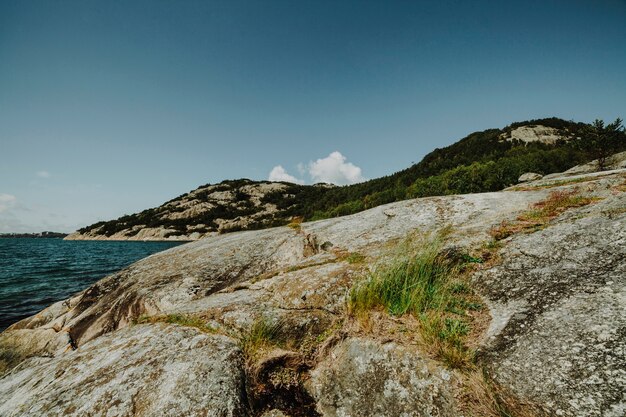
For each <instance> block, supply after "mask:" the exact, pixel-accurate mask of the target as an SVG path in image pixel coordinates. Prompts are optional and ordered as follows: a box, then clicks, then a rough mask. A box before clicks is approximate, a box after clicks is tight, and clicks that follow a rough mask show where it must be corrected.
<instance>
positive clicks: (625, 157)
mask: <svg viewBox="0 0 626 417" xmlns="http://www.w3.org/2000/svg"><path fill="white" fill-rule="evenodd" d="M606 162H607V165H606V167H605V170H606V171H611V170H615V169H624V168H626V152H620V153H617V154H615V155H613V156H612V157H610V158H608V159H607V161H606ZM598 168H599V164H598V160H594V161H591V162H589V163H587V164H582V165H577V166H575V167H573V168H571V169H568V170H567V171H565V172H564V173H562V174H550V175H546V177H548V178H553V177H562V176H572V175H580V174H590V173H593V172H596V171H598Z"/></svg>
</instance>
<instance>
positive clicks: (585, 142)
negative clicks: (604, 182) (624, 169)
mask: <svg viewBox="0 0 626 417" xmlns="http://www.w3.org/2000/svg"><path fill="white" fill-rule="evenodd" d="M624 138H625V136H624V126H623V125H622V119H620V118H617V119H615V121H614V122H613V123H610V124H608V125H605V124H604V121H602V120H599V119H596V120H595V121H594V122H593V123H592V124H591V125H589V127H587V128H586V129H584V131H583V135H582V137H581V138H580V140H579V141H578V143H579V146H580V148H581V149H582V150H583V151H584V152H586V153H587V155H589V157H590V158H592V159H597V160H598V169H599V170H600V171H604V170H605V169H606V167H607V162H608V159H609V158H610V157H611V155H613V154H614V153H616V152H618V151H619V150H620V149H622V148H623V147H624V140H625V139H624Z"/></svg>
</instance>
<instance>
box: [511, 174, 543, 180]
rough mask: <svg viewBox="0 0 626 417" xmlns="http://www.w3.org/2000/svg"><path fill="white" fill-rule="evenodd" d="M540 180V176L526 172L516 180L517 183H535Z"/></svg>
mask: <svg viewBox="0 0 626 417" xmlns="http://www.w3.org/2000/svg"><path fill="white" fill-rule="evenodd" d="M541 178H543V176H542V175H541V174H537V173H535V172H527V173H525V174H522V175H520V177H519V178H518V179H517V182H529V181H536V180H540V179H541Z"/></svg>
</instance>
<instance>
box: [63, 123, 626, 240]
mask: <svg viewBox="0 0 626 417" xmlns="http://www.w3.org/2000/svg"><path fill="white" fill-rule="evenodd" d="M623 150H626V133H624V127H623V126H622V121H621V120H620V119H617V120H616V121H615V122H613V123H610V124H605V123H604V122H602V121H600V120H596V121H595V122H594V123H593V124H591V125H589V124H585V123H576V122H572V121H565V120H562V119H558V118H547V119H538V120H529V121H523V122H518V123H513V124H511V125H509V126H507V127H505V128H503V129H488V130H484V131H481V132H474V133H471V134H469V135H468V136H466V137H465V138H463V139H461V140H459V141H458V142H456V143H454V144H452V145H450V146H447V147H445V148H441V149H435V150H434V151H432V152H430V153H429V154H428V155H426V156H425V157H424V158H423V159H422V161H420V162H419V163H417V164H415V165H413V166H411V167H409V168H407V169H404V170H402V171H398V172H396V173H394V174H391V175H388V176H384V177H381V178H376V179H373V180H369V181H365V182H362V183H358V184H353V185H347V186H341V187H337V186H331V185H328V184H316V185H298V184H292V183H272V182H268V181H251V180H247V179H240V180H229V181H223V182H221V183H219V184H214V185H211V184H206V185H203V186H201V187H199V188H197V189H196V190H194V191H191V192H189V193H187V194H183V195H181V196H179V197H177V198H175V199H173V200H170V201H168V202H166V203H165V204H163V205H162V206H159V207H156V208H151V209H147V210H144V211H142V212H140V213H136V214H131V215H126V216H122V217H120V218H119V219H116V220H111V221H106V222H99V223H96V224H93V225H91V226H87V227H85V228H82V229H80V230H79V231H78V234H75V236H74V237H78V238H86V239H90V238H119V239H128V238H136V239H138V240H139V239H168V238H169V239H171V238H179V239H197V238H200V237H202V236H206V235H208V234H211V233H225V232H231V231H237V230H250V229H259V228H266V227H271V226H277V225H284V224H287V223H289V222H290V221H292V220H293V219H294V218H297V219H298V220H305V221H306V220H317V219H323V218H329V217H337V216H343V215H347V214H352V213H356V212H359V211H362V210H365V209H368V208H372V207H376V206H378V205H381V204H386V203H390V202H394V201H399V200H404V199H409V198H418V197H428V196H438V195H450V194H466V193H478V192H487V191H498V190H501V189H503V188H506V187H508V186H511V185H513V184H516V183H517V179H518V178H519V176H520V175H521V174H523V173H526V172H535V173H539V174H542V175H545V174H549V173H554V172H562V171H565V170H567V169H569V168H571V167H573V166H575V165H578V164H581V163H584V162H587V161H590V160H593V159H598V160H599V161H600V168H601V169H602V168H603V167H604V166H605V165H606V160H607V158H608V156H609V155H611V154H613V153H616V152H620V151H623Z"/></svg>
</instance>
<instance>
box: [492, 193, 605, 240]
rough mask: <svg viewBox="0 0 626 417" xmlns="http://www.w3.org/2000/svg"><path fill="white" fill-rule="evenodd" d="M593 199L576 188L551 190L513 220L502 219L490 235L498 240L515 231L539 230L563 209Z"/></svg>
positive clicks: (590, 201) (577, 205) (580, 204)
mask: <svg viewBox="0 0 626 417" xmlns="http://www.w3.org/2000/svg"><path fill="white" fill-rule="evenodd" d="M593 201H595V199H594V198H591V197H583V196H581V195H579V194H578V192H577V191H576V190H574V191H553V192H551V193H550V195H549V196H548V198H546V199H545V200H543V201H540V202H538V203H535V204H533V205H532V206H531V208H530V210H528V211H526V212H524V213H522V214H521V215H519V216H518V217H517V219H516V220H515V221H514V222H507V221H503V222H502V223H501V224H500V225H498V226H497V227H494V228H493V229H492V230H491V236H492V237H493V238H494V239H495V240H496V241H498V240H502V239H506V238H507V237H509V236H511V235H514V234H516V233H520V232H532V231H536V230H540V229H542V228H544V227H546V225H547V224H548V223H549V222H550V221H551V220H552V219H554V218H555V217H557V216H559V215H560V214H561V213H563V212H564V211H566V210H568V209H571V208H575V207H582V206H586V205H588V204H591V203H592V202H593Z"/></svg>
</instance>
